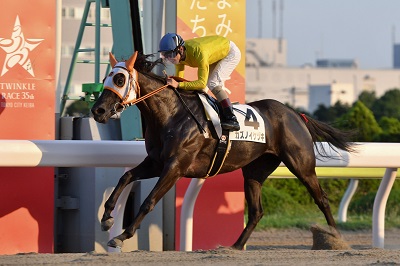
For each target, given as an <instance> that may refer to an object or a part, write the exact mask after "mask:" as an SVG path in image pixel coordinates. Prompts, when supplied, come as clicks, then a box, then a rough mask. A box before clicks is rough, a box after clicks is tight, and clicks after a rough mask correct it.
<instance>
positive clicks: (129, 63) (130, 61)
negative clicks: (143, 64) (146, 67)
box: [125, 51, 138, 71]
mask: <svg viewBox="0 0 400 266" xmlns="http://www.w3.org/2000/svg"><path fill="white" fill-rule="evenodd" d="M137 54H138V52H137V51H136V52H135V53H134V54H133V55H132V56H131V58H129V59H128V60H127V61H126V62H125V66H126V68H127V69H128V70H130V71H132V69H133V65H134V64H135V61H136V58H137Z"/></svg>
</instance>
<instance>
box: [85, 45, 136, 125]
mask: <svg viewBox="0 0 400 266" xmlns="http://www.w3.org/2000/svg"><path fill="white" fill-rule="evenodd" d="M136 57H137V52H135V53H134V54H133V55H132V56H131V57H130V58H129V59H128V60H126V61H121V62H118V61H117V60H116V59H115V57H114V55H113V54H112V53H110V65H111V67H112V70H111V72H110V74H108V76H107V77H106V78H105V79H104V81H103V87H104V90H103V92H102V93H101V95H100V97H99V99H97V101H96V103H95V104H94V105H93V107H92V110H91V111H92V113H93V117H94V120H96V121H97V122H99V123H106V122H107V121H108V119H109V118H110V117H111V116H113V115H114V114H116V113H118V112H121V111H123V109H125V107H126V106H129V105H130V104H131V103H132V102H133V101H134V100H135V99H136V96H137V95H136V94H137V87H138V83H137V80H138V73H137V71H136V70H135V69H134V68H133V66H134V64H135V61H136Z"/></svg>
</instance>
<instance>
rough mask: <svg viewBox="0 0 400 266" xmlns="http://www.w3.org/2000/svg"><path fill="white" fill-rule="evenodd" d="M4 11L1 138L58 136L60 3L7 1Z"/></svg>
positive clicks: (1, 12)
mask: <svg viewBox="0 0 400 266" xmlns="http://www.w3.org/2000/svg"><path fill="white" fill-rule="evenodd" d="M32 5H33V7H32ZM33 8H34V10H33ZM0 15H1V27H0V125H1V130H0V138H2V139H54V136H55V133H54V132H55V119H54V113H55V112H54V105H55V98H54V97H55V86H56V85H55V55H56V53H55V21H56V18H55V4H50V5H49V2H48V1H35V2H32V1H30V0H19V1H2V2H1V10H0Z"/></svg>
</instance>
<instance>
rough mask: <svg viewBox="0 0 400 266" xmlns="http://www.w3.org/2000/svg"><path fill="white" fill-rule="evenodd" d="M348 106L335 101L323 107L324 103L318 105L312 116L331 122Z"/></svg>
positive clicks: (342, 113) (343, 112)
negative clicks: (331, 104)
mask: <svg viewBox="0 0 400 266" xmlns="http://www.w3.org/2000/svg"><path fill="white" fill-rule="evenodd" d="M349 109H350V106H349V105H348V104H343V103H342V102H341V101H337V102H336V103H335V104H334V105H333V106H330V107H325V105H323V104H320V105H318V108H317V110H315V111H314V113H313V116H314V117H315V118H316V119H318V120H320V121H323V122H326V123H333V122H335V121H336V120H337V119H338V118H339V117H341V116H342V115H344V114H345V113H347V112H348V110H349Z"/></svg>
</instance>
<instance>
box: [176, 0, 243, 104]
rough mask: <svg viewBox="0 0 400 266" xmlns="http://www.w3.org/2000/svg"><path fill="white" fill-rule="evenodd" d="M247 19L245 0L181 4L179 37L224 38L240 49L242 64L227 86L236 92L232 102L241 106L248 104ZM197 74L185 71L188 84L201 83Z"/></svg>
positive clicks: (183, 1) (199, 0)
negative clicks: (246, 69) (246, 64)
mask: <svg viewBox="0 0 400 266" xmlns="http://www.w3.org/2000/svg"><path fill="white" fill-rule="evenodd" d="M245 18H246V1H245V0H219V1H216V0H214V1H208V0H191V1H187V0H178V1H177V33H178V34H179V35H181V36H182V38H183V39H191V38H196V37H202V36H207V35H221V36H224V37H226V38H228V39H229V40H231V41H233V42H234V43H235V44H236V45H237V46H238V47H239V49H240V51H241V53H242V60H241V61H240V63H239V65H238V66H237V67H236V70H235V71H234V72H233V73H232V76H231V79H230V80H228V81H227V82H226V84H225V86H226V87H227V88H228V89H229V90H231V91H232V94H231V95H230V98H231V101H238V102H241V103H244V100H245V52H246V49H245V48H246V23H245V21H246V20H245ZM186 68H188V67H186ZM196 74H197V72H196V71H194V70H191V71H186V70H185V77H186V79H188V80H194V79H197V76H196Z"/></svg>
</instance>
